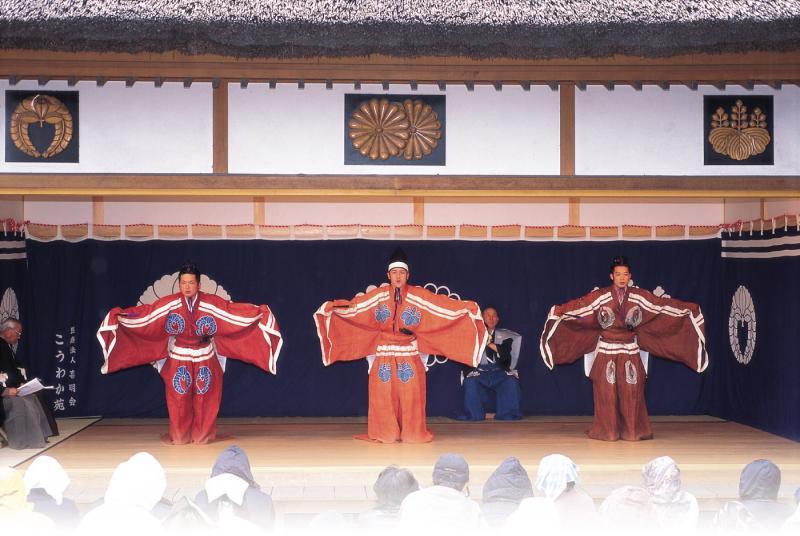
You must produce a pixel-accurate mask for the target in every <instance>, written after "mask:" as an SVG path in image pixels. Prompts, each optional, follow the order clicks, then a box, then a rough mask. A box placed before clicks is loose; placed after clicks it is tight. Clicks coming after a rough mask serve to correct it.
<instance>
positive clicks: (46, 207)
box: [25, 197, 92, 225]
mask: <svg viewBox="0 0 800 536" xmlns="http://www.w3.org/2000/svg"><path fill="white" fill-rule="evenodd" d="M25 219H26V220H28V221H31V222H33V223H49V224H52V225H55V224H61V225H69V224H72V223H91V221H92V199H91V198H89V197H29V198H26V199H25Z"/></svg>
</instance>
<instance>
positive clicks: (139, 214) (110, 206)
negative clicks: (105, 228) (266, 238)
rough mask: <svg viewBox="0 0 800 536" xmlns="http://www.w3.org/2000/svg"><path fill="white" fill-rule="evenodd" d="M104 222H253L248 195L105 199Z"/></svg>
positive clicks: (121, 223)
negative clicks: (212, 197)
mask: <svg viewBox="0 0 800 536" xmlns="http://www.w3.org/2000/svg"><path fill="white" fill-rule="evenodd" d="M103 210H104V223H107V224H111V225H129V224H134V223H150V224H157V225H191V224H193V223H208V224H220V225H223V224H226V225H234V224H243V223H253V200H252V198H250V197H242V198H228V197H226V198H222V199H220V200H215V199H211V198H202V197H200V198H192V197H188V198H175V197H167V198H158V199H152V198H150V199H148V198H135V197H121V198H106V199H105V201H104V202H103Z"/></svg>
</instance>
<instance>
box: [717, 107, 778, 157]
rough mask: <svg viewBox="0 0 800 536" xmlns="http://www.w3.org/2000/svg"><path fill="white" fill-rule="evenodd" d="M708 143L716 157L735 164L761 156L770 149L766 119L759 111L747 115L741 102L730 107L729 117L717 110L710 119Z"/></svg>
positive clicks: (720, 108) (719, 109)
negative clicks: (727, 158)
mask: <svg viewBox="0 0 800 536" xmlns="http://www.w3.org/2000/svg"><path fill="white" fill-rule="evenodd" d="M708 141H709V142H710V143H711V146H712V147H713V148H714V151H716V152H717V153H719V154H724V155H727V156H729V157H731V158H732V159H734V160H747V159H748V158H750V157H751V156H755V155H757V154H761V153H763V152H764V150H766V148H767V145H769V142H770V136H769V132H768V131H767V116H766V115H765V114H764V112H762V111H761V108H755V109H754V110H753V112H752V113H751V114H748V113H747V106H745V105H744V103H743V102H742V101H741V100H737V101H736V104H735V105H734V106H732V107H731V113H730V115H728V113H727V112H726V111H725V109H724V108H722V107H721V106H720V107H719V108H717V110H716V112H714V115H712V116H711V133H710V134H709V135H708Z"/></svg>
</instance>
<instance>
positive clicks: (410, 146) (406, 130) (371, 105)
mask: <svg viewBox="0 0 800 536" xmlns="http://www.w3.org/2000/svg"><path fill="white" fill-rule="evenodd" d="M348 127H349V128H350V132H349V133H348V136H349V138H350V141H351V143H352V144H353V147H354V148H355V149H356V150H357V151H358V152H359V153H360V154H361V155H362V156H364V157H367V158H370V159H372V160H377V159H381V160H386V159H388V158H389V157H390V156H400V155H401V154H402V155H403V158H405V159H406V160H421V159H422V158H424V157H426V156H429V155H430V154H431V153H432V152H433V151H434V149H436V147H437V146H438V144H439V140H440V139H441V137H442V124H441V122H440V121H439V114H437V113H436V112H435V111H434V110H433V108H432V107H431V106H430V105H429V104H427V103H425V102H424V101H423V100H420V99H415V100H412V99H406V100H404V101H403V102H391V101H389V100H388V99H378V98H373V99H370V100H368V101H364V102H362V103H361V104H360V105H359V106H358V107H357V108H356V110H355V111H354V112H353V114H352V115H351V116H350V120H349V121H348Z"/></svg>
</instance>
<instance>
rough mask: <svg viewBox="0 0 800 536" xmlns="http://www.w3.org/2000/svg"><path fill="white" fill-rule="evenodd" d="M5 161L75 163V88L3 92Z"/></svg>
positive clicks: (76, 105) (76, 148) (76, 131)
mask: <svg viewBox="0 0 800 536" xmlns="http://www.w3.org/2000/svg"><path fill="white" fill-rule="evenodd" d="M5 121H6V128H5V131H6V162H78V161H79V160H78V156H79V153H78V92H77V91H6V117H5Z"/></svg>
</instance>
